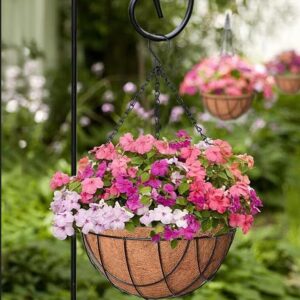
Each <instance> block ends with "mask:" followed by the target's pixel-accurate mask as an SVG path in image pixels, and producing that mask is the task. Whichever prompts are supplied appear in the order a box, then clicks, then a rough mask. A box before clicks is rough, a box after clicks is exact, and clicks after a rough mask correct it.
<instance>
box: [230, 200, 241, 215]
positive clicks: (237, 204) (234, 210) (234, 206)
mask: <svg viewBox="0 0 300 300" xmlns="http://www.w3.org/2000/svg"><path fill="white" fill-rule="evenodd" d="M229 209H230V211H231V212H232V213H237V212H238V211H239V210H240V209H241V202H240V197H239V196H234V197H232V201H231V207H230V208H229Z"/></svg>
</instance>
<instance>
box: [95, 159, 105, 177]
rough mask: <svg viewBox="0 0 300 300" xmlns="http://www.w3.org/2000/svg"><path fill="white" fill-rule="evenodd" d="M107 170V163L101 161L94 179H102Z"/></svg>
mask: <svg viewBox="0 0 300 300" xmlns="http://www.w3.org/2000/svg"><path fill="white" fill-rule="evenodd" d="M106 169H107V163H106V161H103V162H101V163H100V164H99V166H98V169H97V171H96V177H100V178H102V177H103V176H104V174H105V172H106Z"/></svg>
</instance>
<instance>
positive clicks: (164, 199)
mask: <svg viewBox="0 0 300 300" xmlns="http://www.w3.org/2000/svg"><path fill="white" fill-rule="evenodd" d="M155 201H156V202H157V203H159V204H162V205H163V206H174V205H175V204H176V198H175V199H174V198H167V197H164V196H161V195H158V196H157V198H156V199H155Z"/></svg>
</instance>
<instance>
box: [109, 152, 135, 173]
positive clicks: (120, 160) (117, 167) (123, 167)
mask: <svg viewBox="0 0 300 300" xmlns="http://www.w3.org/2000/svg"><path fill="white" fill-rule="evenodd" d="M129 162H130V158H129V157H127V156H125V155H118V156H117V157H116V158H115V159H114V160H113V161H112V163H111V164H110V166H109V167H110V169H111V173H112V175H113V176H114V177H115V178H116V177H118V176H126V175H127V164H128V163H129Z"/></svg>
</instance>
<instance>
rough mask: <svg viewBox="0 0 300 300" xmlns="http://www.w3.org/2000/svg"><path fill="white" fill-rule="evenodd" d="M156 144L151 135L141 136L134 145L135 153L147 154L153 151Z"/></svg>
mask: <svg viewBox="0 0 300 300" xmlns="http://www.w3.org/2000/svg"><path fill="white" fill-rule="evenodd" d="M154 143H155V138H154V137H153V136H152V135H151V134H147V135H141V136H139V137H138V138H137V139H136V141H135V143H134V149H135V152H137V153H138V154H145V153H147V152H149V151H151V149H152V147H153V145H154Z"/></svg>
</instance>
